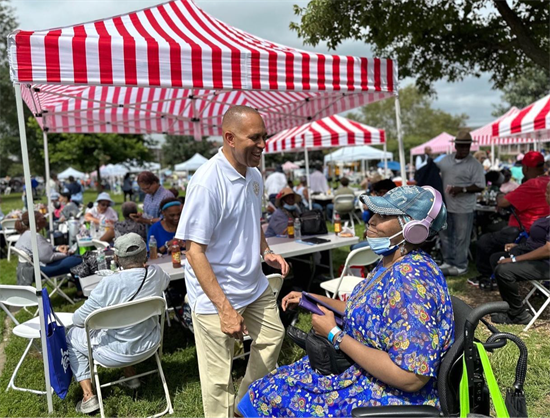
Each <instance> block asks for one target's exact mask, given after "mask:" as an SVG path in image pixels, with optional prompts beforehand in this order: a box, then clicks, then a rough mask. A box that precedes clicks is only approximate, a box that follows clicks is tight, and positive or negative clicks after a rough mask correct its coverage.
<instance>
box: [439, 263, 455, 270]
mask: <svg viewBox="0 0 550 418" xmlns="http://www.w3.org/2000/svg"><path fill="white" fill-rule="evenodd" d="M450 267H452V266H451V265H450V264H447V263H443V264H439V268H440V269H441V270H443V269H445V270H446V269H448V268H450Z"/></svg>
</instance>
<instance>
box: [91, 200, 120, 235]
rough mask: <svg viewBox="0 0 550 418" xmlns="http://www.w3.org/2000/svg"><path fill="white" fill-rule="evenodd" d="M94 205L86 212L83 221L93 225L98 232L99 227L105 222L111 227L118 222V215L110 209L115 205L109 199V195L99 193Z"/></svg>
mask: <svg viewBox="0 0 550 418" xmlns="http://www.w3.org/2000/svg"><path fill="white" fill-rule="evenodd" d="M95 202H96V205H95V206H94V207H92V208H91V209H88V210H87V211H86V215H84V220H86V221H87V222H90V223H91V224H93V225H95V229H96V230H98V227H99V225H100V224H101V223H102V222H103V221H105V222H106V223H108V224H110V225H113V224H114V223H115V222H116V221H118V213H116V211H115V210H114V209H113V208H112V207H111V206H112V205H114V204H115V202H114V200H113V199H111V196H109V193H105V192H103V193H100V194H99V195H98V196H97V198H96V200H95Z"/></svg>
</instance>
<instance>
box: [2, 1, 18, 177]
mask: <svg viewBox="0 0 550 418" xmlns="http://www.w3.org/2000/svg"><path fill="white" fill-rule="evenodd" d="M16 27H17V20H16V19H15V15H14V11H13V8H12V7H11V5H10V2H9V1H8V0H0V103H1V104H2V111H1V112H0V177H3V176H5V175H6V174H13V170H11V168H12V167H13V168H15V169H16V170H19V167H21V165H20V155H21V147H20V145H19V130H18V127H17V110H16V107H15V94H14V92H13V85H12V82H11V80H10V70H9V63H8V38H7V37H8V35H9V34H10V33H11V32H12V31H13V30H15V28H16ZM14 166H15V167H14ZM21 171H22V168H21ZM15 174H18V173H17V171H16V173H15Z"/></svg>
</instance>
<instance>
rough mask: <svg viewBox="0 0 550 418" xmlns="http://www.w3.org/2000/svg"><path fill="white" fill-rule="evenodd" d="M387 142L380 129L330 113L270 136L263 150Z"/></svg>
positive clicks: (300, 149)
mask: <svg viewBox="0 0 550 418" xmlns="http://www.w3.org/2000/svg"><path fill="white" fill-rule="evenodd" d="M385 141H386V137H385V132H384V130H382V129H377V128H372V127H370V126H368V125H365V124H362V123H359V122H356V121H353V120H350V119H346V118H344V117H342V116H339V115H332V116H328V117H325V118H323V119H321V120H317V121H314V122H310V123H306V124H305V125H302V126H298V127H296V128H290V129H287V130H285V131H282V132H280V133H278V134H277V135H275V136H273V137H272V138H269V139H268V140H267V143H266V147H265V151H264V152H265V153H266V154H272V153H276V152H297V151H303V150H305V149H306V148H307V149H308V150H316V149H323V148H333V147H341V146H349V145H363V144H383V143H384V142H385Z"/></svg>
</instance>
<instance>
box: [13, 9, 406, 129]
mask: <svg viewBox="0 0 550 418" xmlns="http://www.w3.org/2000/svg"><path fill="white" fill-rule="evenodd" d="M9 60H10V74H11V78H12V81H13V82H15V83H19V84H21V88H22V90H23V97H24V100H25V102H26V103H27V105H28V106H29V108H30V109H31V110H32V111H33V112H34V114H35V115H36V117H37V119H38V120H39V123H40V124H41V126H42V127H43V128H45V129H47V130H49V131H50V132H119V133H172V134H194V135H195V136H196V137H200V136H201V135H219V134H220V126H221V115H223V113H224V112H225V111H226V110H227V109H228V108H229V107H230V106H232V105H235V104H243V105H249V106H252V107H255V108H257V109H258V110H259V111H260V112H261V113H262V114H263V115H264V116H265V119H266V124H267V128H268V132H270V133H275V132H278V131H280V130H282V129H286V128H289V127H292V126H298V125H301V124H303V123H306V122H308V121H311V120H316V119H320V118H322V117H324V116H328V115H332V114H335V113H339V112H342V111H344V110H347V109H351V108H354V107H358V106H363V105H365V104H368V103H371V102H374V101H377V100H381V99H384V98H387V97H391V96H393V95H394V94H396V91H397V69H396V67H395V66H394V63H393V62H392V61H391V60H388V59H379V58H374V59H369V58H357V57H351V56H337V55H325V54H318V53H312V52H306V51H303V50H299V49H295V48H290V47H286V46H283V45H280V44H276V43H273V42H270V41H267V40H264V39H261V38H258V37H256V36H253V35H251V34H248V33H246V32H243V31H241V30H239V29H237V28H233V27H231V26H229V25H227V24H225V23H223V22H222V21H220V20H218V19H216V18H214V17H212V16H210V15H208V14H206V13H205V12H204V11H203V10H201V9H200V8H198V7H197V6H196V5H195V4H194V3H193V2H192V1H191V0H173V1H170V2H168V3H164V4H160V5H158V6H155V7H151V8H148V9H144V10H140V11H137V12H133V13H129V14H127V15H123V16H117V17H113V18H110V19H105V20H101V21H95V22H90V23H84V24H80V25H75V26H71V27H65V28H60V29H54V30H43V31H16V32H14V33H12V34H11V35H10V36H9Z"/></svg>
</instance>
